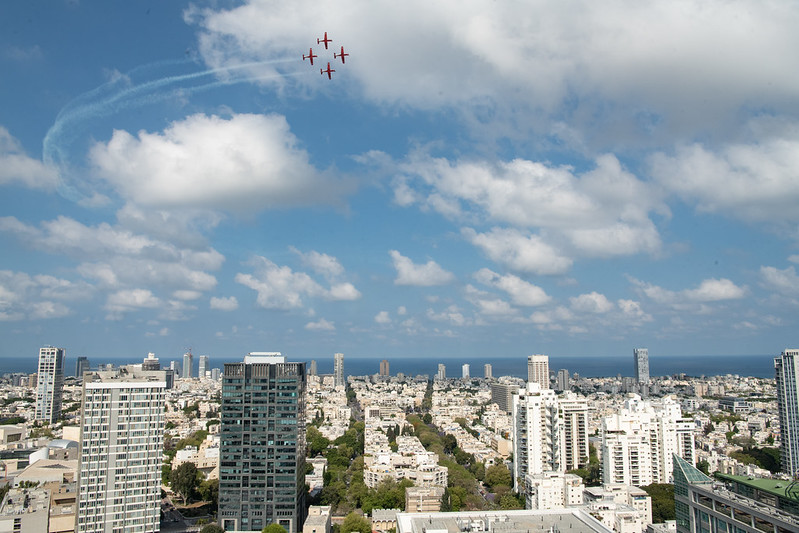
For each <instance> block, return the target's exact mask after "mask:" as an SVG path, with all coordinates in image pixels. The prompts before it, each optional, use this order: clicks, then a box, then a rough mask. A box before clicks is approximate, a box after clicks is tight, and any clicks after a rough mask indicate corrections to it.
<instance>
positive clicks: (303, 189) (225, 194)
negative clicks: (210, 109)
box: [90, 114, 351, 212]
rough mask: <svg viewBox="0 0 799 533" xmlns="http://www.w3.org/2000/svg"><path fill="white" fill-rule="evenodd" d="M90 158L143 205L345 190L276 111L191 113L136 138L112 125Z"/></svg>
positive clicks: (303, 198) (211, 204) (243, 207)
mask: <svg viewBox="0 0 799 533" xmlns="http://www.w3.org/2000/svg"><path fill="white" fill-rule="evenodd" d="M90 159H91V162H92V164H93V165H94V167H95V169H96V172H97V174H98V175H99V176H100V177H102V178H103V179H105V180H106V181H108V182H109V183H110V184H112V185H113V187H114V188H115V189H116V190H117V191H119V193H120V194H121V195H122V196H123V197H124V198H126V199H129V200H131V201H133V202H134V203H136V204H139V205H145V206H156V207H194V208H212V209H222V210H228V211H233V212H240V211H256V210H260V209H265V208H272V207H287V206H302V205H312V204H318V203H325V204H329V203H335V202H338V201H339V200H340V197H341V196H342V195H343V194H344V193H345V192H348V191H350V190H351V187H350V186H349V185H346V184H344V183H343V182H341V181H339V180H336V179H334V178H333V177H332V176H323V174H322V173H321V172H319V171H318V170H316V169H315V168H314V167H313V166H312V165H311V164H310V162H309V157H308V154H307V152H306V151H305V150H303V149H302V148H300V147H299V143H298V141H297V139H296V137H295V136H294V135H293V134H292V133H291V131H290V129H289V126H288V123H287V122H286V119H285V118H284V117H282V116H278V115H233V116H232V117H230V118H229V119H224V118H220V117H217V116H206V115H202V114H198V115H192V116H190V117H187V118H186V119H184V120H183V121H180V122H173V123H172V124H171V125H170V126H169V127H168V128H167V129H166V130H164V132H163V133H148V132H145V131H141V132H139V133H138V135H137V136H135V137H134V136H133V135H131V134H130V133H128V132H126V131H121V130H116V131H114V134H113V136H112V138H111V140H110V141H108V143H97V144H95V145H94V146H93V147H92V149H91V152H90Z"/></svg>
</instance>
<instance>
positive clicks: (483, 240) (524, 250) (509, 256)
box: [462, 228, 572, 275]
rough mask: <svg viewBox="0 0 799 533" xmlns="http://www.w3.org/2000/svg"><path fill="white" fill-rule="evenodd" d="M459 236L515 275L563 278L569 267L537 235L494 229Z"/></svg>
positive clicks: (468, 230) (465, 230) (565, 261)
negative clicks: (520, 273) (514, 272)
mask: <svg viewBox="0 0 799 533" xmlns="http://www.w3.org/2000/svg"><path fill="white" fill-rule="evenodd" d="M462 233H463V235H464V237H466V239H468V240H469V241H470V242H471V243H472V244H474V245H475V246H477V247H478V248H480V249H482V250H483V252H484V253H485V254H486V255H487V256H488V257H489V259H491V260H492V261H494V262H496V263H499V264H500V265H503V266H505V267H507V268H509V269H511V270H513V271H516V272H529V273H532V274H540V275H550V274H563V273H564V272H566V271H567V270H568V269H569V268H571V265H572V260H571V259H569V258H568V257H564V256H563V255H561V254H560V253H558V251H557V250H556V249H555V248H553V247H552V246H550V245H548V244H546V243H545V242H544V241H543V240H542V239H541V238H540V237H539V236H537V235H527V234H525V233H523V232H521V231H518V230H515V229H501V228H494V229H492V230H491V231H489V232H487V233H477V232H475V231H474V230H472V229H469V228H467V229H464V230H463V231H462Z"/></svg>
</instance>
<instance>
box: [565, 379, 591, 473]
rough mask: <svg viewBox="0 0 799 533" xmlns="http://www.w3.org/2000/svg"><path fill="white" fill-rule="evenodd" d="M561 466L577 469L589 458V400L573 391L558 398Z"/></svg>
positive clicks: (567, 468) (566, 468)
mask: <svg viewBox="0 0 799 533" xmlns="http://www.w3.org/2000/svg"><path fill="white" fill-rule="evenodd" d="M558 431H559V433H558V436H559V441H560V467H561V469H563V470H575V469H577V468H582V467H584V466H585V464H586V461H587V459H588V400H587V399H586V398H585V397H583V396H578V395H577V394H575V393H573V392H566V394H564V395H563V396H561V397H559V398H558Z"/></svg>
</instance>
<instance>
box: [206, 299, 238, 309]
mask: <svg viewBox="0 0 799 533" xmlns="http://www.w3.org/2000/svg"><path fill="white" fill-rule="evenodd" d="M238 308H239V301H238V300H237V299H236V297H235V296H230V297H228V298H225V297H216V296H212V297H211V309H216V310H217V311H235V310H236V309H238Z"/></svg>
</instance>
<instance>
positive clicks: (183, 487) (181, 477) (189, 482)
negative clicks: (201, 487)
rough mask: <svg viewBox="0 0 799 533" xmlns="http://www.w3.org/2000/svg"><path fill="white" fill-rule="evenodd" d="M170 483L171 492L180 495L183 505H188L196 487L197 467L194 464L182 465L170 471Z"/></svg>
mask: <svg viewBox="0 0 799 533" xmlns="http://www.w3.org/2000/svg"><path fill="white" fill-rule="evenodd" d="M170 481H171V485H172V490H174V491H175V492H177V493H178V494H180V496H181V498H183V501H184V502H185V503H189V501H190V500H191V496H192V493H193V492H194V489H195V487H196V486H197V467H196V466H194V463H183V464H182V465H180V466H179V467H177V468H176V469H174V470H173V471H172V475H171V476H170Z"/></svg>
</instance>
